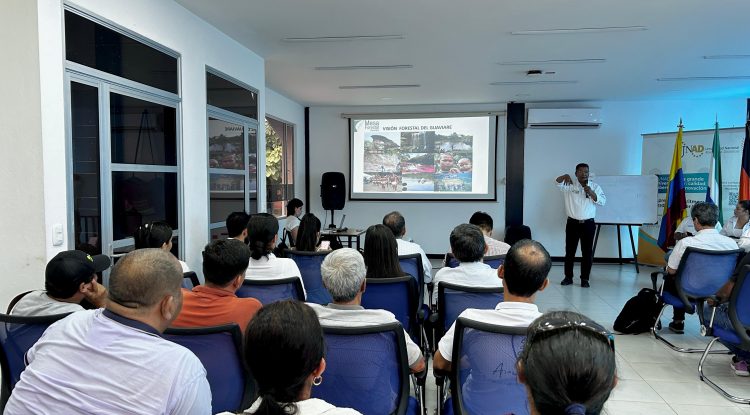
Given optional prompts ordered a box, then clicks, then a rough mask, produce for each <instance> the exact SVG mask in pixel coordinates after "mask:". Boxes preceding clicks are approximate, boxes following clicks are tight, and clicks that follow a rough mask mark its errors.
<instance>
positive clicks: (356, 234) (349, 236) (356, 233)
mask: <svg viewBox="0 0 750 415" xmlns="http://www.w3.org/2000/svg"><path fill="white" fill-rule="evenodd" d="M363 233H365V230H364V229H347V230H345V231H336V230H333V229H323V230H321V231H320V235H321V236H324V235H328V236H335V237H336V238H337V239H338V240H339V242H341V237H346V243H347V245H348V246H349V248H352V240H356V244H357V248H356V249H357V250H359V240H360V237H361V236H362V234H363ZM341 244H342V245H343V242H342V243H341Z"/></svg>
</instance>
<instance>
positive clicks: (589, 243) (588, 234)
mask: <svg viewBox="0 0 750 415" xmlns="http://www.w3.org/2000/svg"><path fill="white" fill-rule="evenodd" d="M594 232H596V223H594V219H593V218H591V219H586V220H578V219H573V218H568V223H567V224H566V225H565V278H568V279H572V278H573V260H574V259H575V256H576V249H578V241H581V280H582V281H588V279H589V274H591V262H592V260H593V255H592V250H593V246H594Z"/></svg>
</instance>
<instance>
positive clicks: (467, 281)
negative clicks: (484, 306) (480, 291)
mask: <svg viewBox="0 0 750 415" xmlns="http://www.w3.org/2000/svg"><path fill="white" fill-rule="evenodd" d="M433 282H434V283H435V289H434V290H433V292H432V303H433V304H437V300H438V289H437V287H438V284H439V283H440V282H449V283H451V284H458V285H466V286H471V287H502V286H503V280H501V279H499V278H498V277H497V270H496V269H494V268H492V267H490V266H489V265H487V264H485V263H484V262H482V261H477V262H461V263H459V264H458V266H457V267H456V268H449V267H444V268H441V269H440V270H439V271H438V272H437V273H436V274H435V278H434V279H433Z"/></svg>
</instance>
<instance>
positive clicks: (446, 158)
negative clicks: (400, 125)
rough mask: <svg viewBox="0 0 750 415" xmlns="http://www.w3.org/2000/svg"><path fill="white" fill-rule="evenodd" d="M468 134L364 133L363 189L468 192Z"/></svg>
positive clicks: (469, 164) (469, 144) (470, 148)
mask: <svg viewBox="0 0 750 415" xmlns="http://www.w3.org/2000/svg"><path fill="white" fill-rule="evenodd" d="M473 139H474V138H473V137H472V136H470V135H459V134H456V133H453V134H451V135H440V134H438V133H436V132H435V131H420V132H378V133H366V135H365V148H364V178H363V180H364V191H365V192H387V193H394V192H446V193H450V192H471V186H472V159H473V156H472V150H473V147H472V144H473Z"/></svg>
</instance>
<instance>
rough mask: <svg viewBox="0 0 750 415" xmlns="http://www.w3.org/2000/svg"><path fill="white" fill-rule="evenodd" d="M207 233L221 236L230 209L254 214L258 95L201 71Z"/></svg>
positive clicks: (256, 178) (256, 176)
mask: <svg viewBox="0 0 750 415" xmlns="http://www.w3.org/2000/svg"><path fill="white" fill-rule="evenodd" d="M206 97H207V101H208V102H207V104H208V187H209V197H208V199H209V206H208V207H209V209H208V210H209V232H210V235H211V239H212V240H213V239H222V238H226V237H227V236H228V235H227V232H226V226H225V221H226V218H227V216H229V214H230V213H232V212H238V211H245V212H247V213H250V214H252V213H257V212H258V196H257V195H258V189H257V187H258V184H257V183H258V169H257V158H258V138H257V136H258V134H257V131H258V121H257V120H256V119H255V118H257V106H258V101H257V99H258V94H257V93H256V92H254V91H252V90H250V89H249V88H246V87H243V86H241V85H239V84H238V83H235V82H233V81H229V80H226V79H224V78H223V77H221V76H219V75H216V74H214V73H212V72H206Z"/></svg>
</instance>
